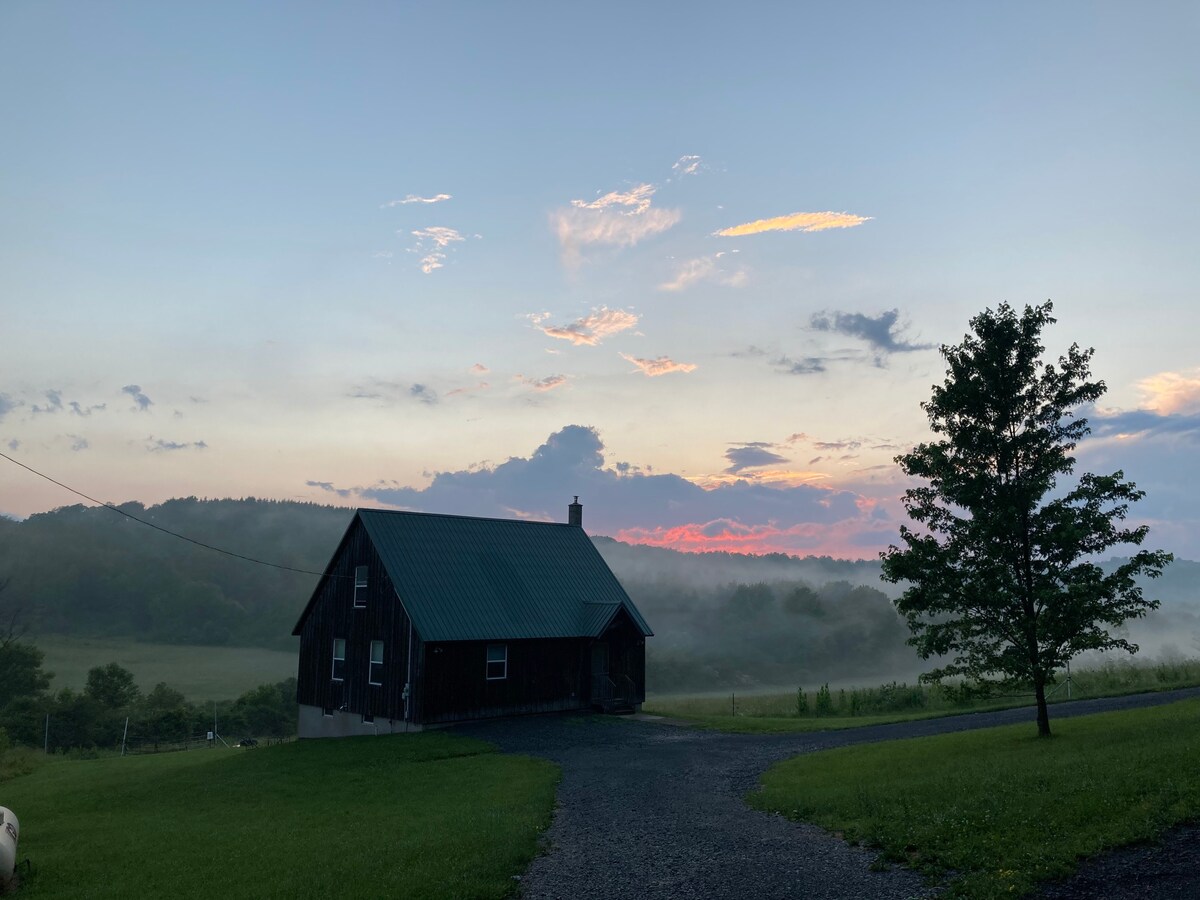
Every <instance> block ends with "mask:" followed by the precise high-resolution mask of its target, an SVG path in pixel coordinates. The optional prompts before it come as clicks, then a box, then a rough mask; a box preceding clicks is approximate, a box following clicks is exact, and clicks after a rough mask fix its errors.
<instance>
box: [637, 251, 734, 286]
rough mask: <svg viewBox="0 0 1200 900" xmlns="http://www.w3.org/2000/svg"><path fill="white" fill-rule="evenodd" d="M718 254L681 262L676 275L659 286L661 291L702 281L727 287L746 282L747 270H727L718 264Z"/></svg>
mask: <svg viewBox="0 0 1200 900" xmlns="http://www.w3.org/2000/svg"><path fill="white" fill-rule="evenodd" d="M721 255H722V254H718V255H717V256H701V257H699V258H698V259H689V260H687V261H686V262H682V263H680V264H679V266H678V268H677V269H676V270H675V277H674V278H672V279H671V280H670V281H664V282H663V283H662V284H660V285H659V286H658V289H659V290H660V291H682V290H684V289H685V288H688V287H691V286H692V285H693V284H697V283H699V282H701V281H711V282H713V283H715V284H719V285H723V286H725V287H740V286H741V285H743V284H745V283H746V272H745V270H744V269H738V270H736V271H734V272H727V271H725V270H724V269H722V268H721V267H720V266H718V265H717V259H718V258H719V257H720V256H721Z"/></svg>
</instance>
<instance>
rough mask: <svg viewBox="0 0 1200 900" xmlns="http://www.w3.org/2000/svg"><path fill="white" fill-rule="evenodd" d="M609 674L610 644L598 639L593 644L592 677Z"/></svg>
mask: <svg viewBox="0 0 1200 900" xmlns="http://www.w3.org/2000/svg"><path fill="white" fill-rule="evenodd" d="M607 674H608V644H607V643H606V642H605V641H597V642H596V643H594V644H592V677H593V678H595V677H596V676H597V675H607Z"/></svg>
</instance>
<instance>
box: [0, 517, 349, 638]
mask: <svg viewBox="0 0 1200 900" xmlns="http://www.w3.org/2000/svg"><path fill="white" fill-rule="evenodd" d="M121 509H123V510H126V511H128V512H129V513H131V514H132V515H135V516H137V517H138V518H142V519H145V520H146V521H148V522H152V523H154V524H155V525H158V526H159V527H161V528H165V529H168V530H170V531H175V532H178V533H180V534H184V535H187V536H188V537H190V538H192V539H193V540H196V541H200V542H202V543H205V544H210V545H212V546H215V547H220V548H223V549H226V550H229V551H231V552H233V553H239V554H242V555H243V556H251V557H256V558H258V559H263V560H267V561H269V562H272V563H276V564H279V565H284V566H291V567H293V568H298V569H308V570H315V571H320V570H321V569H322V568H324V566H325V564H326V563H327V562H328V561H329V557H330V556H331V555H332V554H333V551H334V549H335V548H336V546H337V541H338V539H339V538H340V537H341V534H342V532H343V531H344V530H345V528H346V526H347V524H349V522H350V517H351V516H352V515H353V512H352V511H351V510H349V509H345V508H341V507H333V506H320V505H317V504H314V503H295V502H289V501H273V500H256V499H254V498H252V497H251V498H247V499H244V500H198V499H196V498H195V497H189V498H186V499H179V500H168V501H167V502H166V503H162V504H160V505H158V506H151V507H143V506H142V505H141V504H140V503H127V504H123V505H122V506H121ZM4 577H8V578H9V579H10V581H9V586H8V589H7V591H6V592H5V593H6V597H5V600H6V601H8V602H9V603H15V604H19V605H20V606H21V607H22V608H24V609H26V610H27V611H28V613H29V616H28V618H29V619H30V623H31V625H32V626H33V629H34V631H35V632H43V633H60V634H86V635H121V636H133V637H138V638H141V639H144V640H154V641H163V642H166V643H190V644H242V645H248V646H265V647H286V648H290V647H291V646H292V641H291V638H290V635H291V631H292V626H293V625H295V622H296V616H297V615H298V614H299V611H300V610H301V609H303V607H304V603H305V602H306V601H307V599H308V597H309V595H310V593H311V592H312V589H313V586H314V585H315V584H316V578H315V577H314V576H311V575H301V574H297V573H295V572H288V571H285V570H282V569H276V568H271V567H269V566H262V565H255V564H253V563H249V562H246V561H244V560H240V559H235V558H233V557H230V556H225V555H223V554H219V553H214V552H213V551H211V550H206V549H204V548H202V547H198V546H196V545H194V544H190V543H188V542H186V541H182V540H179V539H178V538H175V537H172V536H170V535H168V534H163V533H162V532H160V531H156V530H154V529H153V528H148V527H147V526H145V525H142V524H139V523H138V522H134V521H132V520H130V519H127V518H125V517H124V516H120V515H118V514H117V513H115V512H113V511H112V510H109V509H104V508H101V507H84V506H67V507H63V508H60V509H56V510H54V511H52V512H48V513H42V514H39V515H34V516H30V517H29V518H28V519H26V520H25V521H23V522H19V523H11V522H8V523H7V524H5V526H4V527H3V528H2V529H0V578H4Z"/></svg>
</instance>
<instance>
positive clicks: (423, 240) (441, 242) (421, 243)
mask: <svg viewBox="0 0 1200 900" xmlns="http://www.w3.org/2000/svg"><path fill="white" fill-rule="evenodd" d="M412 235H413V237H415V238H416V239H417V242H416V244H414V245H413V247H412V248H411V250H410V252H412V253H421V254H424V255H423V256H422V257H421V271H422V272H424V273H425V274H426V275H429V274H430V273H432V272H433V271H434V270H435V269H440V268H442V267H443V265H444V261H445V259H446V248H447V247H449V246H450V245H451V244H456V243H460V242H462V241H465V240H466V238H465V237H463V236H462V234H461V233H460V232H458V231H457V230H456V229H454V228H446V227H444V226H442V225H431V226H429V227H428V228H419V229H417V230H416V231H414V232H412Z"/></svg>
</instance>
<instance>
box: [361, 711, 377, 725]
mask: <svg viewBox="0 0 1200 900" xmlns="http://www.w3.org/2000/svg"><path fill="white" fill-rule="evenodd" d="M362 723H363V724H364V725H374V724H375V717H374V716H373V715H371V714H370V713H363V717H362Z"/></svg>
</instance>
